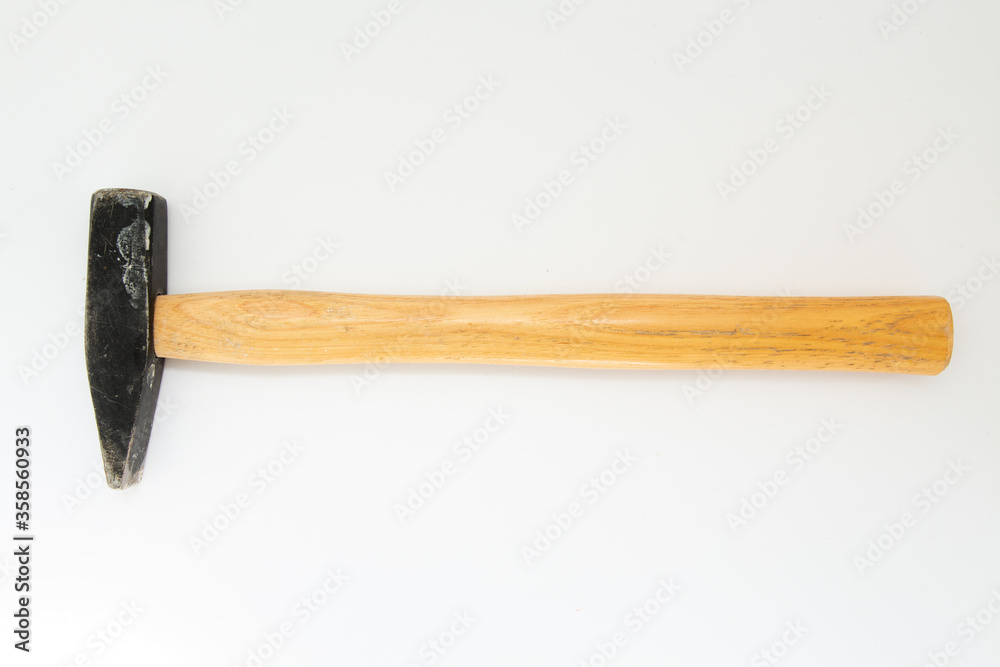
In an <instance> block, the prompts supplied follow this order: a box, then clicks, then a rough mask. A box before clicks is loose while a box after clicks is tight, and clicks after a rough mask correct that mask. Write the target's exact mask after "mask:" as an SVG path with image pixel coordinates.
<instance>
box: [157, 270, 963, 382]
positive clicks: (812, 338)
mask: <svg viewBox="0 0 1000 667" xmlns="http://www.w3.org/2000/svg"><path fill="white" fill-rule="evenodd" d="M153 334H154V345H155V349H156V354H157V355H158V356H160V357H166V358H173V359H193V360H199V361H220V362H228V363H238V364H265V365H289V364H342V363H366V362H369V361H373V360H381V361H389V362H424V363H480V364H528V365H539V366H577V367H590V368H671V369H696V368H723V369H728V368H756V369H799V370H846V371H881V372H889V373H917V374H924V375H934V374H937V373H940V372H941V371H942V370H943V369H944V368H945V367H946V366H947V365H948V362H949V360H950V359H951V348H952V317H951V308H950V307H949V305H948V302H947V301H946V300H945V299H942V298H940V297H843V298H827V297H736V296H693V295H665V294H662V295H641V294H578V295H561V294H560V295H543V296H505V297H433V296H382V295H371V294H338V293H321V292H300V291H277V290H260V291H250V292H210V293H203V294H182V295H164V296H160V297H158V298H157V300H156V305H155V309H154V326H153Z"/></svg>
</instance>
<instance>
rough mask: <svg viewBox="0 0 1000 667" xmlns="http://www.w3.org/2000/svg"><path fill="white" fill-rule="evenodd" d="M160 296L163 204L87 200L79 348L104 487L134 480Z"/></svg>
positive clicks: (146, 198)
mask: <svg viewBox="0 0 1000 667" xmlns="http://www.w3.org/2000/svg"><path fill="white" fill-rule="evenodd" d="M166 291H167V202H166V201H165V200H164V199H163V197H160V196H159V195H156V194H153V193H152V192H144V191H142V190H122V189H109V190H98V191H97V192H95V193H94V196H93V197H92V198H91V200H90V244H89V249H88V256H87V303H86V315H85V321H84V347H85V348H86V355H87V376H88V377H89V379H90V394H91V397H92V398H93V400H94V415H95V416H96V417H97V432H98V435H99V436H100V439H101V455H102V456H103V458H104V472H105V474H106V475H107V478H108V486H110V487H111V488H113V489H124V488H125V487H128V486H131V485H132V484H135V483H137V482H138V481H139V480H140V478H141V477H142V464H143V461H145V459H146V445H147V443H148V442H149V433H150V430H151V429H152V427H153V411H154V410H155V409H156V396H157V394H158V393H159V391H160V378H161V377H162V375H163V359H158V358H157V357H156V354H155V353H154V351H153V306H154V304H155V302H156V296H157V295H158V294H165V293H166Z"/></svg>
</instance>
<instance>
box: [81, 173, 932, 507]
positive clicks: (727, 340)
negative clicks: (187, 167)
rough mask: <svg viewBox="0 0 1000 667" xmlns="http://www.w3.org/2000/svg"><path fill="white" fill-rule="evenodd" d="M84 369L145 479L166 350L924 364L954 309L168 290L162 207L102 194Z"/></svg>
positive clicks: (116, 464) (117, 447)
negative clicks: (149, 443)
mask: <svg viewBox="0 0 1000 667" xmlns="http://www.w3.org/2000/svg"><path fill="white" fill-rule="evenodd" d="M84 347H85V351H86V357H87V375H88V378H89V380H90V392H91V396H92V398H93V401H94V413H95V416H96V418H97V431H98V435H99V437H100V442H101V454H102V457H103V460H104V471H105V474H106V475H107V480H108V486H110V487H111V488H115V489H123V488H126V487H128V486H131V485H133V484H135V483H137V482H138V481H139V480H140V478H141V476H142V469H143V461H144V460H145V457H146V447H147V444H148V442H149V435H150V431H151V429H152V425H153V411H154V409H155V408H156V398H157V393H158V392H159V388H160V380H161V378H162V376H163V360H164V359H190V360H197V361H219V362H228V363H236V364H263V365H291V364H349V363H364V362H366V361H368V360H369V358H370V357H371V356H372V355H373V354H378V352H379V351H382V350H386V349H389V350H392V354H391V361H393V362H421V363H476V364H525V365H538V366H571V367H580V368H653V369H696V368H725V369H730V368H744V369H797V370H839V371H878V372H887V373H914V374H921V375H936V374H937V373H940V372H941V371H942V370H944V368H945V367H946V366H947V365H948V362H949V360H950V359H951V349H952V317H951V307H950V306H949V304H948V301H946V300H945V299H943V298H941V297H934V296H909V297H908V296H899V297H748V296H701V295H666V294H654V295H644V294H613V295H612V294H573V295H570V294H552V295H539V296H499V297H436V296H388V295H372V294H341V293H321V292H303V291H279V290H258V291H236V292H208V293H201V294H174V295H168V294H167V202H166V200H164V199H163V197H160V196H159V195H156V194H154V193H152V192H145V191H142V190H125V189H117V188H115V189H107V190H98V191H97V192H95V193H94V195H93V197H92V199H91V204H90V242H89V255H88V266H87V299H86V316H85V323H84Z"/></svg>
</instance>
